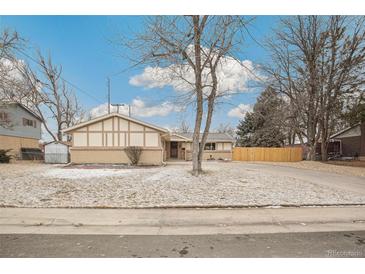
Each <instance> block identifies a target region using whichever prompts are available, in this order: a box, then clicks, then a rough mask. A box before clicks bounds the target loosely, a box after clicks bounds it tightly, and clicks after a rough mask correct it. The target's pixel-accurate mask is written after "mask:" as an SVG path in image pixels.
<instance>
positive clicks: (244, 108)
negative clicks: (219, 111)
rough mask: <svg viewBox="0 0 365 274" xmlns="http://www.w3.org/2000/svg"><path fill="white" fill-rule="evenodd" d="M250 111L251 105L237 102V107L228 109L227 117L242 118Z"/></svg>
mask: <svg viewBox="0 0 365 274" xmlns="http://www.w3.org/2000/svg"><path fill="white" fill-rule="evenodd" d="M250 111H252V106H251V105H248V104H239V105H238V106H237V107H235V108H232V109H231V110H230V111H228V116H229V117H237V118H240V119H243V118H244V117H245V115H246V113H247V112H250Z"/></svg>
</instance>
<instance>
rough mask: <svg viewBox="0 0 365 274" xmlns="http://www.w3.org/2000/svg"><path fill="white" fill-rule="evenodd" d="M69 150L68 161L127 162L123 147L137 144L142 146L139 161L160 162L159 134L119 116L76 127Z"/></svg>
mask: <svg viewBox="0 0 365 274" xmlns="http://www.w3.org/2000/svg"><path fill="white" fill-rule="evenodd" d="M72 135H73V138H72V139H73V145H72V148H71V149H70V152H71V162H72V163H113V164H128V163H130V161H129V159H128V157H127V155H126V153H125V151H124V149H125V148H126V147H128V146H139V147H141V148H142V149H143V152H142V155H141V159H140V162H139V164H144V165H160V164H162V162H163V153H162V151H163V150H162V142H161V133H160V132H159V131H157V130H155V129H153V128H150V127H148V126H145V125H140V124H137V123H134V122H131V121H128V120H125V119H122V118H120V117H111V118H108V119H105V120H103V121H98V122H95V123H93V124H89V125H86V126H84V127H82V128H78V129H77V130H75V131H74V132H72Z"/></svg>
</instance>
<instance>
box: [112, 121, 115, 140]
mask: <svg viewBox="0 0 365 274" xmlns="http://www.w3.org/2000/svg"><path fill="white" fill-rule="evenodd" d="M114 120H115V117H113V119H112V131H113V133H112V146H115V143H114Z"/></svg>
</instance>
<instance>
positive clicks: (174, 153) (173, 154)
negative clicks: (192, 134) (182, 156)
mask: <svg viewBox="0 0 365 274" xmlns="http://www.w3.org/2000/svg"><path fill="white" fill-rule="evenodd" d="M170 158H177V142H171V143H170Z"/></svg>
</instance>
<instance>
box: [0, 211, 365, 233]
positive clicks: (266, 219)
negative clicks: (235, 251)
mask: <svg viewBox="0 0 365 274" xmlns="http://www.w3.org/2000/svg"><path fill="white" fill-rule="evenodd" d="M350 230H352V231H358V230H365V207H363V206H358V207H351V206H348V207H305V208H248V209H61V208H54V209H51V208H0V234H14V233H16V234H29V233H30V234H94V235H211V234H256V233H282V232H286V233H288V232H320V231H350Z"/></svg>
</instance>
